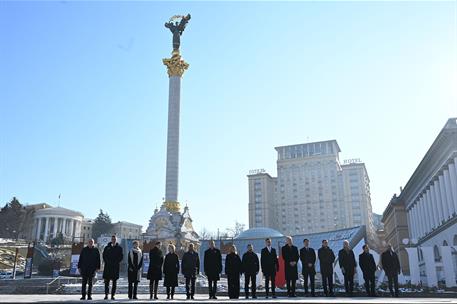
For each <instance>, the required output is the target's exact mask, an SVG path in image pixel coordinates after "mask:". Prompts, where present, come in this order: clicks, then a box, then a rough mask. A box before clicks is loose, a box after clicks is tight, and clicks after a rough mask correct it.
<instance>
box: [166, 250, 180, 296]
mask: <svg viewBox="0 0 457 304" xmlns="http://www.w3.org/2000/svg"><path fill="white" fill-rule="evenodd" d="M175 248H176V247H175V245H173V244H169V245H168V253H167V255H166V256H165V261H164V262H163V274H164V276H165V279H164V280H163V285H164V286H165V287H166V288H167V300H169V299H173V297H174V295H175V287H177V286H178V274H179V258H178V255H177V254H176V253H175V251H176V249H175Z"/></svg>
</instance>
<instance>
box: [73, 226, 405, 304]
mask: <svg viewBox="0 0 457 304" xmlns="http://www.w3.org/2000/svg"><path fill="white" fill-rule="evenodd" d="M303 245H304V246H303V248H301V249H300V250H298V248H297V247H296V246H295V245H293V242H292V238H291V237H287V238H286V244H285V245H284V246H283V247H282V248H281V254H282V257H283V259H284V268H285V279H286V286H287V295H288V296H289V297H296V280H297V279H298V261H299V260H300V261H301V263H302V275H303V278H304V291H305V295H308V294H309V293H308V279H309V283H310V286H309V287H310V289H311V293H310V295H311V296H315V275H316V268H315V265H316V252H315V250H314V249H313V248H311V247H310V246H309V240H308V239H305V240H303ZM161 246H162V244H161V242H156V243H155V246H154V248H152V249H151V250H150V251H149V268H148V272H147V279H148V280H149V281H150V284H149V295H150V299H158V297H157V293H158V285H159V281H160V280H162V277H164V286H165V287H166V293H167V299H173V297H174V294H175V287H177V286H178V274H179V271H180V270H181V273H182V274H183V275H184V277H185V285H186V296H187V299H194V295H195V282H196V278H197V275H198V274H199V273H200V259H199V255H198V253H197V252H196V251H195V250H194V245H193V244H189V246H188V250H187V251H186V252H185V253H184V255H183V258H182V262H181V266H180V263H179V257H178V255H177V254H176V249H175V246H174V245H173V244H169V245H168V253H167V254H166V255H165V256H164V254H163V253H162V250H161ZM229 251H230V252H229V254H227V256H226V259H225V274H226V275H227V281H228V295H229V298H230V299H238V298H239V296H240V277H241V275H243V274H244V282H245V286H244V290H245V297H246V299H248V298H249V296H250V295H251V296H252V298H253V299H255V298H257V295H256V286H257V282H256V277H257V274H258V273H259V271H260V270H261V271H262V273H263V275H264V278H265V296H266V298H268V297H269V296H270V287H271V296H272V297H273V298H276V293H275V285H276V273H277V272H278V271H279V262H278V255H277V253H276V250H275V248H273V247H272V246H271V239H269V238H267V239H266V240H265V247H264V248H263V249H262V250H261V255H260V261H259V258H258V256H257V254H256V253H255V252H254V248H253V246H252V245H251V244H249V245H248V246H247V251H246V252H245V253H244V254H243V256H242V257H240V256H239V255H238V253H237V249H236V247H235V246H234V245H232V246H231V248H230V250H229ZM317 257H318V259H319V264H320V272H321V276H322V286H323V290H324V294H325V296H333V295H334V292H333V266H334V262H335V260H336V256H335V254H334V253H333V250H332V249H330V248H329V246H328V241H327V240H323V241H322V246H321V248H320V249H319V250H318V251H317ZM122 260H123V250H122V247H121V246H120V245H119V244H118V243H117V238H116V236H115V235H113V236H112V237H111V242H110V243H108V245H107V246H106V247H105V248H104V250H103V261H104V270H103V279H104V283H105V299H108V295H109V293H110V292H109V291H110V290H109V285H110V282H112V288H111V299H112V300H114V297H115V293H116V285H117V280H118V279H119V268H120V263H121V262H122ZM127 262H128V297H129V299H137V287H138V282H139V281H140V279H141V275H142V267H143V253H142V251H141V249H140V248H139V242H138V241H134V242H133V248H132V249H131V250H129V252H128V257H127ZM338 263H339V265H340V268H341V271H342V273H343V275H344V286H345V290H346V293H347V295H348V296H352V294H353V289H354V275H355V271H356V267H357V262H356V260H355V255H354V252H353V250H352V249H351V248H350V246H349V242H348V241H344V242H343V248H342V249H341V250H340V251H339V252H338ZM359 266H360V268H361V270H362V272H363V278H364V281H365V288H366V292H367V294H368V295H369V296H376V294H375V272H376V270H377V266H376V263H375V261H374V258H373V255H372V254H371V253H370V252H369V247H368V245H364V246H363V253H361V254H360V255H359ZM380 266H381V267H382V268H383V269H384V271H385V273H386V275H387V277H388V282H389V290H390V292H391V295H392V296H398V295H399V292H398V274H399V273H400V263H399V260H398V256H397V254H396V253H395V252H394V251H393V250H392V248H391V246H390V245H389V247H388V250H386V251H385V252H383V253H382V255H381V259H380ZM78 269H79V272H80V274H81V276H82V297H81V299H82V300H83V299H86V295H87V299H88V300H91V299H92V298H91V293H92V278H93V277H94V275H95V272H96V271H98V270H99V269H100V253H99V251H98V249H97V248H95V247H94V241H93V240H89V242H88V245H87V246H86V247H84V248H83V250H82V252H81V254H80V258H79V262H78ZM204 273H205V275H206V277H207V279H208V294H209V298H210V299H217V297H216V293H217V281H219V280H220V274H221V273H222V254H221V252H220V250H219V249H218V248H216V247H215V242H214V241H213V240H211V241H210V242H209V248H208V249H207V250H206V251H205V253H204ZM87 285H88V290H87V292H86V287H87Z"/></svg>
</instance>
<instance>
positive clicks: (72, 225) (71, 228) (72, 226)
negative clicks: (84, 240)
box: [70, 219, 75, 238]
mask: <svg viewBox="0 0 457 304" xmlns="http://www.w3.org/2000/svg"><path fill="white" fill-rule="evenodd" d="M74 224H75V223H74V220H73V219H71V220H70V237H71V238H73V236H74Z"/></svg>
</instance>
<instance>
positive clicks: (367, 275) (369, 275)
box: [359, 244, 376, 297]
mask: <svg viewBox="0 0 457 304" xmlns="http://www.w3.org/2000/svg"><path fill="white" fill-rule="evenodd" d="M362 248H363V253H362V254H360V255H359V266H360V269H362V272H363V280H364V281H365V289H366V291H367V294H368V296H369V297H376V293H375V291H374V289H375V273H376V263H375V261H374V258H373V255H372V254H371V253H370V248H369V247H368V245H367V244H365V245H363V247H362Z"/></svg>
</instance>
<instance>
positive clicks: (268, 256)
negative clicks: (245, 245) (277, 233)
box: [260, 238, 279, 299]
mask: <svg viewBox="0 0 457 304" xmlns="http://www.w3.org/2000/svg"><path fill="white" fill-rule="evenodd" d="M260 265H261V268H262V273H263V275H264V276H265V297H266V298H267V299H268V296H269V291H270V290H269V289H270V288H269V287H270V286H269V284H270V281H271V295H272V296H273V298H276V292H275V287H276V281H275V278H276V272H278V271H279V262H278V255H277V254H276V249H274V248H273V247H271V239H270V238H268V239H266V240H265V248H263V249H262V251H261V252H260Z"/></svg>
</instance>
